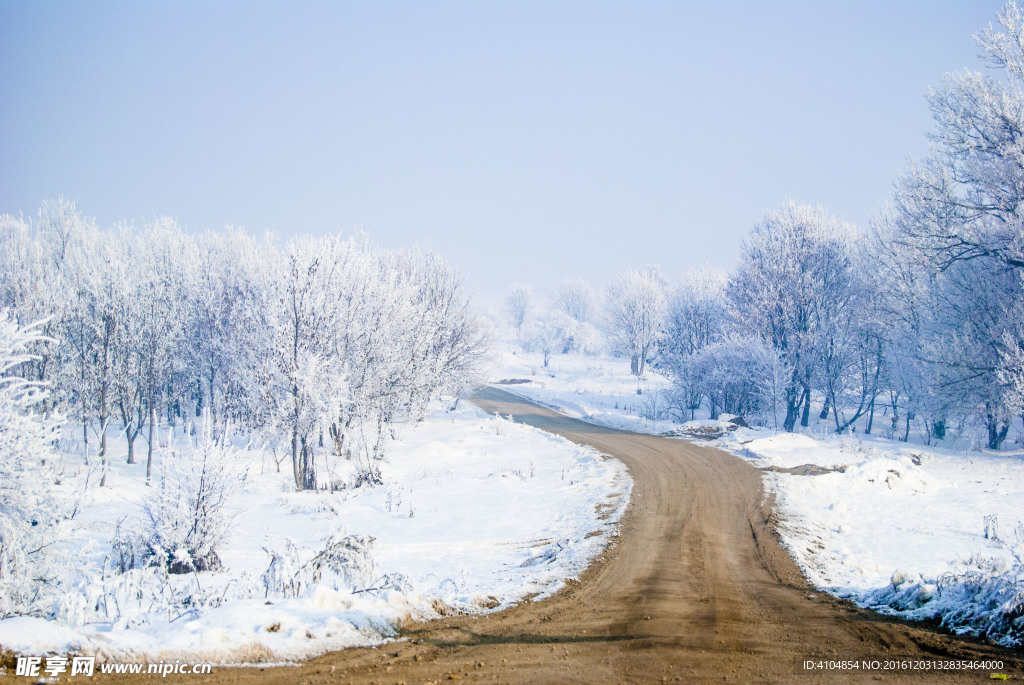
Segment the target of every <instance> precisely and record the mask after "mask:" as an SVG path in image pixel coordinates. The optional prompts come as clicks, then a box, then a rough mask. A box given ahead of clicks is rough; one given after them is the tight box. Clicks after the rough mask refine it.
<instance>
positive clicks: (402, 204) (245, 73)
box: [0, 0, 1002, 301]
mask: <svg viewBox="0 0 1024 685" xmlns="http://www.w3.org/2000/svg"><path fill="white" fill-rule="evenodd" d="M1001 5H1002V3H1001V2H996V1H984V2H982V1H979V2H965V1H958V2H942V1H939V0H921V1H919V2H898V1H894V0H880V1H873V0H854V1H850V2H833V1H825V0H818V1H817V2H763V1H762V2H681V1H676V2H637V1H630V2H615V3H609V2H524V1H522V0H519V1H516V2H500V1H493V0H486V1H476V2H425V1H417V2H369V1H367V2H345V3H342V2H322V3H312V2H279V3H277V2H275V3H268V2H237V3H235V2H116V3H115V2H102V1H100V2H70V1H65V2H46V1H43V2H39V1H33V2H27V1H24V2H23V1H12V0H0V213H13V214H17V213H19V212H23V213H25V214H26V215H29V214H32V215H34V214H35V213H36V211H37V210H38V207H39V205H40V203H41V202H42V201H43V200H45V199H47V198H50V197H55V196H58V195H64V196H66V197H69V198H72V199H77V200H78V201H79V204H80V207H81V208H82V210H83V211H84V213H85V214H87V215H90V216H95V217H96V218H97V220H98V221H99V222H100V223H101V224H104V225H106V224H111V223H113V222H115V221H117V220H120V219H134V220H136V221H139V222H141V221H145V220H147V219H150V218H152V217H153V216H154V215H158V214H168V215H171V216H174V217H176V218H178V220H179V221H181V222H182V223H183V224H185V225H186V226H187V227H188V228H189V229H190V230H193V231H199V230H204V229H207V228H219V227H221V226H223V225H224V224H227V223H232V224H236V225H240V226H244V227H246V228H248V229H249V230H250V231H253V232H263V231H264V230H274V231H277V232H278V233H280V234H281V235H282V236H288V235H293V234H298V233H327V232H336V231H345V232H348V231H351V230H352V229H353V228H358V227H362V228H363V229H364V230H365V231H367V232H368V233H369V234H370V236H371V238H372V239H373V240H374V241H376V242H378V243H382V244H384V245H387V246H401V245H410V244H419V245H426V246H429V247H432V248H434V249H436V250H438V251H440V252H442V253H444V254H446V255H447V256H448V257H449V259H450V260H451V261H452V262H453V263H455V264H456V265H457V266H459V267H460V268H461V269H462V270H463V272H464V273H465V275H466V278H467V282H468V284H469V286H470V288H471V289H475V290H476V291H477V293H478V295H479V296H480V299H483V300H484V301H496V300H498V299H500V298H501V297H502V296H503V294H504V292H505V291H506V290H507V288H508V286H509V285H510V284H511V283H513V282H516V281H524V282H528V283H531V284H533V286H534V289H535V290H536V291H538V293H539V294H542V293H546V292H548V291H550V290H551V289H552V288H553V287H554V285H555V284H557V283H558V282H559V281H560V280H561V279H562V278H564V277H566V276H582V277H584V278H587V279H588V280H590V281H592V282H593V283H594V284H595V285H597V286H602V285H604V284H605V283H606V282H607V281H608V280H609V278H610V277H611V276H612V275H614V274H615V273H616V272H618V271H620V270H622V269H625V268H628V267H631V266H647V265H658V266H660V267H661V268H662V270H663V271H664V272H665V273H666V275H667V276H669V278H670V279H671V280H675V278H676V277H677V275H678V274H679V273H680V272H681V271H683V270H684V269H686V268H687V267H690V266H694V265H698V264H701V263H704V262H710V263H712V264H717V265H720V266H723V267H726V268H728V267H731V266H732V265H733V264H734V262H735V260H736V257H737V254H738V245H739V241H740V240H741V239H742V237H743V235H744V234H745V233H746V232H747V231H748V230H749V229H750V227H751V225H752V224H753V222H754V221H755V220H756V219H757V218H758V217H759V216H760V215H761V214H762V213H763V212H764V210H765V209H767V208H771V207H775V206H778V205H779V204H781V203H782V202H784V201H785V200H786V199H787V198H792V199H794V200H798V201H801V202H814V203H819V202H820V203H821V204H823V205H824V206H825V207H827V208H828V209H829V210H831V211H832V212H833V213H834V214H836V215H838V216H840V217H842V218H845V219H847V220H849V221H852V222H854V223H857V224H859V225H866V222H867V220H868V218H869V217H870V216H871V215H873V214H874V213H875V212H876V211H877V209H878V208H879V206H880V205H881V203H882V202H884V201H885V200H886V198H887V197H888V196H889V194H890V189H891V183H892V181H893V179H894V178H895V176H896V175H897V173H898V172H899V171H900V170H901V169H902V168H903V167H904V166H905V164H906V161H907V159H908V158H910V157H920V156H922V155H923V154H924V153H925V152H926V149H927V141H926V139H925V135H924V134H925V132H926V131H927V130H929V128H930V117H929V113H928V109H927V105H926V103H925V100H924V97H923V95H924V92H925V90H926V88H927V86H928V85H938V84H939V83H940V82H941V79H942V77H943V75H944V74H945V73H947V72H950V71H956V70H960V69H963V68H966V67H970V68H972V69H981V68H983V67H982V66H981V65H980V62H979V61H978V60H977V59H976V55H977V52H978V50H977V47H976V45H975V43H974V41H973V40H972V37H971V36H972V35H973V34H974V33H976V32H977V31H979V30H980V29H981V28H982V27H984V26H986V25H988V24H989V23H990V22H994V21H995V15H996V12H997V10H998V9H999V8H1000V7H1001Z"/></svg>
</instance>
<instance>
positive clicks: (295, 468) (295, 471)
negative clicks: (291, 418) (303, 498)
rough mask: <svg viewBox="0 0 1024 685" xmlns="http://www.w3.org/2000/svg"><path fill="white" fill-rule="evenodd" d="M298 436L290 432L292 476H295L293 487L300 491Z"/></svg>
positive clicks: (295, 432) (296, 433) (294, 432)
mask: <svg viewBox="0 0 1024 685" xmlns="http://www.w3.org/2000/svg"><path fill="white" fill-rule="evenodd" d="M299 473H300V472H299V434H298V432H297V431H294V430H293V431H292V475H294V476H295V487H296V488H297V489H299V490H301V489H302V477H301V476H300V475H299Z"/></svg>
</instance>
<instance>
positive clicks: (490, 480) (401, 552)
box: [0, 403, 632, 664]
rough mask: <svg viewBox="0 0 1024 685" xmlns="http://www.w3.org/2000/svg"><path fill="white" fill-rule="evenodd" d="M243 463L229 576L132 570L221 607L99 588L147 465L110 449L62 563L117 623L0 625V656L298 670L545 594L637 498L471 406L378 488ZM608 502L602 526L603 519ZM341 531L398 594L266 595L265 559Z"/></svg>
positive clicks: (411, 431)
mask: <svg viewBox="0 0 1024 685" xmlns="http://www.w3.org/2000/svg"><path fill="white" fill-rule="evenodd" d="M178 433H179V434H180V433H181V430H180V428H179V430H178ZM179 439H180V438H179ZM119 444H120V443H119ZM240 458H241V459H242V460H243V461H244V465H245V467H246V468H247V470H248V475H247V478H246V480H245V482H244V484H243V485H242V486H241V487H240V491H239V492H238V493H237V496H236V498H235V507H236V511H235V523H234V528H233V534H232V535H231V537H230V538H229V540H228V543H227V544H226V545H224V546H223V547H222V548H221V549H220V550H218V553H219V556H220V558H221V560H222V562H223V565H224V567H225V569H226V570H225V571H221V572H202V573H199V574H191V575H184V576H170V577H169V578H168V579H167V581H166V583H167V585H164V584H161V582H159V581H160V579H159V578H157V574H156V570H155V569H148V571H149V572H150V573H151V576H152V577H150V576H145V577H143V576H144V572H143V571H138V570H136V571H132V572H130V574H136V576H133V578H135V580H136V581H137V582H138V583H140V584H141V587H143V588H144V589H146V588H158V591H159V592H166V591H167V588H168V587H170V588H171V589H173V590H175V591H181V592H185V591H188V592H195V596H196V597H206V598H209V597H211V596H213V597H215V598H216V599H220V598H224V601H220V602H218V601H213V602H210V603H208V606H207V608H204V609H203V610H200V611H180V612H179V613H180V615H177V616H176V615H168V614H166V613H162V612H161V611H158V610H155V609H152V608H150V607H151V605H152V603H149V605H147V606H131V605H130V601H129V599H126V598H130V597H131V596H132V595H131V593H130V592H123V590H124V588H120V590H122V592H121V594H120V595H117V592H116V591H117V590H118V588H117V587H115V584H116V583H117V582H122V583H124V582H126V581H125V578H126V577H128V576H129V575H130V574H125V575H124V576H120V575H116V574H110V573H109V572H108V579H107V580H106V581H103V580H101V579H100V577H99V576H100V569H102V568H103V567H104V558H105V557H107V555H108V554H110V550H111V541H112V540H113V539H114V537H115V526H116V525H117V523H118V522H119V521H120V520H121V519H124V518H125V517H127V518H128V520H129V522H130V521H131V520H132V519H135V518H138V517H139V516H140V515H141V512H140V504H141V502H142V501H143V498H144V496H145V494H146V492H147V491H148V490H149V488H147V487H146V486H145V484H144V481H145V478H144V476H145V464H144V463H142V464H137V465H127V464H125V463H124V458H123V455H121V454H116V453H115V454H114V455H113V457H112V461H113V462H114V463H115V464H116V463H118V462H120V465H119V466H117V467H116V469H115V471H114V472H113V473H112V475H111V477H110V478H109V479H108V485H107V486H106V487H103V488H98V487H91V488H90V489H89V491H88V496H87V500H86V503H85V506H84V508H83V510H82V512H81V513H80V514H79V516H78V517H77V518H76V519H75V523H76V525H77V526H78V528H77V531H76V533H75V537H74V539H73V541H72V547H73V549H72V552H73V554H74V556H75V558H76V559H77V562H76V563H77V565H78V566H79V567H80V568H81V569H84V573H85V574H86V575H87V576H88V581H87V583H86V585H88V586H89V587H91V588H92V589H91V590H89V591H88V592H92V593H93V594H92V596H91V597H90V598H89V599H88V602H86V601H85V600H84V599H82V600H80V604H89V605H90V606H89V607H86V609H87V611H85V614H86V615H88V614H89V611H88V609H92V606H91V605H92V604H93V603H95V602H97V596H98V595H102V594H104V593H106V596H107V600H106V601H107V602H108V603H109V602H110V601H111V600H110V597H113V596H115V595H116V596H117V597H119V598H120V599H119V601H120V602H124V604H123V605H121V606H120V607H119V608H120V618H118V619H117V620H103V617H102V615H101V616H99V618H97V615H96V614H97V613H99V614H102V611H100V612H92V616H91V618H87V620H86V621H85V623H84V624H83V625H74V623H75V621H74V620H70V621H67V623H69V624H70V625H61V624H58V623H56V622H54V621H44V620H42V619H39V618H32V617H16V618H9V619H6V620H2V621H0V644H3V645H4V647H5V648H8V649H13V650H15V651H17V652H22V653H26V654H42V653H47V652H68V651H74V652H80V653H85V654H96V655H98V656H99V657H101V658H105V659H109V660H148V661H154V660H157V659H164V660H167V659H174V658H181V657H184V656H187V657H188V658H189V659H191V660H193V661H209V662H213V663H222V664H223V663H251V662H268V661H269V662H280V661H293V660H298V659H303V658H307V657H310V656H313V655H316V654H319V653H323V652H325V651H327V650H331V649H338V648H343V647H348V646H353V645H367V644H376V643H379V642H381V641H383V640H386V639H388V638H391V637H393V636H394V635H395V634H396V631H397V629H398V628H399V627H400V626H401V625H402V624H403V623H405V622H406V621H409V620H418V619H427V618H432V617H436V616H438V615H439V614H442V613H453V612H484V611H490V610H496V609H500V608H503V607H507V606H509V605H511V604H514V603H516V602H519V601H523V600H524V599H528V598H538V599H539V598H543V597H546V596H548V595H550V594H552V593H554V592H556V591H557V590H558V589H559V588H560V587H561V586H562V585H563V584H564V583H565V581H566V580H567V579H570V578H575V577H576V576H578V574H579V573H580V572H581V571H582V570H583V569H584V568H585V567H586V566H587V565H588V564H589V562H590V561H591V560H592V559H593V558H594V557H595V556H596V555H597V554H599V553H600V552H601V551H602V550H603V549H604V548H606V547H607V546H608V544H609V543H610V542H612V541H613V539H614V535H615V534H616V533H615V528H616V524H617V522H618V520H619V518H620V517H621V515H622V512H623V511H624V509H625V507H626V505H627V503H628V501H629V495H630V491H631V486H632V483H631V480H630V478H629V475H628V473H627V472H626V469H625V467H624V466H622V465H621V464H620V463H619V462H617V461H615V460H611V459H607V458H604V457H602V456H601V455H599V454H597V453H596V452H595V451H593V450H591V449H588V448H584V447H579V446H577V445H574V444H572V443H569V442H567V441H565V440H563V439H561V438H558V437H555V436H551V435H548V434H546V433H543V432H542V431H539V430H537V429H534V428H530V427H528V426H523V425H519V424H515V423H512V422H510V421H508V420H507V419H504V418H499V417H493V416H489V415H486V414H484V413H483V412H481V411H479V410H477V409H475V408H473V407H471V406H468V405H466V403H462V408H460V409H459V410H457V411H455V412H445V411H440V410H438V411H435V412H434V413H433V414H431V416H430V417H429V418H428V420H426V421H425V422H423V423H421V424H419V425H417V426H404V427H402V428H401V430H400V432H399V434H398V437H397V439H394V440H392V441H391V444H390V445H389V447H388V458H387V461H386V462H385V463H384V464H383V465H382V472H383V476H384V481H385V483H384V485H382V486H378V487H367V486H363V487H360V488H355V489H348V490H342V491H338V492H333V493H329V492H295V491H294V480H293V476H292V473H291V470H290V464H289V463H288V462H287V461H286V462H284V463H283V464H282V471H281V472H280V473H279V472H277V470H276V468H275V463H274V460H273V457H272V455H270V454H269V453H267V452H265V451H262V450H258V449H251V450H248V451H243V452H242V453H241V456H240ZM342 466H344V464H342ZM71 471H74V472H71ZM84 477H85V471H84V469H82V468H76V469H69V472H68V473H67V474H66V477H65V478H64V480H63V484H62V486H61V487H62V488H64V489H66V490H67V491H68V492H69V493H70V492H73V491H75V490H76V489H77V488H80V487H81V482H82V478H84ZM608 504H612V505H613V507H612V512H611V515H610V516H607V515H602V514H603V512H604V510H605V509H606V508H607V505H608ZM126 525H127V524H126ZM344 532H347V533H350V534H368V535H372V536H373V537H374V538H375V539H376V541H375V545H374V555H373V557H374V558H373V561H374V567H375V574H376V577H377V578H384V577H386V576H390V577H395V576H396V575H397V574H401V577H402V582H401V583H399V586H400V587H399V589H388V590H382V591H378V592H358V593H357V592H353V590H352V588H350V587H344V586H341V587H333V586H330V585H328V584H327V583H322V584H320V585H318V586H316V587H313V588H311V589H310V590H309V591H308V592H305V593H302V594H300V595H299V596H298V597H283V596H273V595H272V596H270V597H265V596H264V595H265V591H264V586H263V585H262V583H261V582H260V580H259V579H260V576H261V574H263V573H264V572H265V571H266V569H267V567H268V562H269V555H268V553H267V552H266V551H265V550H269V549H272V550H283V549H285V548H287V546H288V541H290V542H291V543H292V544H294V545H295V548H296V549H297V550H298V555H299V558H300V560H302V561H305V560H308V559H309V558H310V557H311V556H312V555H313V553H314V552H315V551H316V550H318V549H321V548H322V547H323V541H324V540H325V539H326V538H327V537H328V536H330V535H332V534H340V533H344ZM594 533H597V534H596V535H595V534H594ZM108 567H109V564H108ZM140 574H142V575H140ZM147 583H150V584H151V585H147ZM197 584H198V585H199V586H201V587H193V586H195V585H197ZM133 587H134V586H133ZM147 591H148V590H147ZM83 594H84V593H83ZM218 604H219V606H218ZM80 609H81V607H79V610H80ZM65 613H67V614H68V615H71V616H74V615H76V612H75V611H74V610H70V611H68V612H65ZM79 614H81V611H79Z"/></svg>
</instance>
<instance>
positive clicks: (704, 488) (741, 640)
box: [97, 388, 1024, 683]
mask: <svg viewBox="0 0 1024 685" xmlns="http://www.w3.org/2000/svg"><path fill="white" fill-rule="evenodd" d="M473 401H474V402H475V403H476V404H477V405H479V406H480V407H482V408H483V409H485V410H487V411H489V412H498V413H501V414H503V415H512V416H513V417H514V418H515V419H516V420H517V421H522V422H524V423H528V424H530V425H533V426H536V427H538V428H541V429H543V430H546V431H549V432H551V433H556V434H558V435H561V436H564V437H565V438H568V439H569V440H572V441H573V442H577V443H580V444H586V445H591V446H593V447H595V448H596V449H598V450H600V451H601V452H603V453H605V454H609V455H612V456H614V457H615V458H617V459H620V460H621V461H622V462H624V463H625V464H626V466H627V467H628V468H629V470H630V473H631V474H632V476H633V479H634V487H633V500H632V502H631V504H630V507H629V509H628V510H627V512H626V515H625V517H624V518H623V520H622V523H621V527H620V535H619V543H618V544H617V546H615V547H613V548H611V549H610V550H608V551H607V552H606V553H605V555H604V556H603V557H602V558H601V559H600V560H599V561H597V562H596V563H595V564H593V565H592V566H591V567H590V568H589V569H588V570H587V571H586V573H584V574H583V576H582V577H581V578H580V580H579V582H576V583H572V584H570V586H569V587H567V588H566V589H565V590H564V591H562V592H560V593H559V594H557V595H556V596H554V597H552V598H550V599H548V600H545V601H543V602H526V603H523V604H520V605H518V606H516V607H513V608H511V609H509V610H506V611H502V612H500V613H496V614H491V615H488V616H455V617H450V618H445V619H441V620H437V621H431V622H428V623H423V624H416V625H411V626H408V627H407V629H406V630H405V631H404V635H405V637H406V638H407V641H404V642H398V643H394V644H390V645H385V646H383V647H380V648H372V649H371V648H367V649H351V650H345V651H342V652H335V653H331V654H326V655H324V656H322V657H320V658H317V659H314V660H312V661H310V662H308V663H306V664H303V665H302V666H300V667H285V668H252V669H216V671H217V672H216V673H215V674H214V676H213V678H212V680H215V681H216V682H223V683H266V682H281V683H321V682H322V683H327V682H353V683H402V682H404V683H424V682H442V681H443V682H451V681H454V680H464V681H473V682H495V683H497V682H501V683H565V682H588V683H629V682H636V683H642V682H676V681H679V682H695V681H696V682H707V681H715V682H723V681H725V682H823V681H825V682H847V681H849V682H864V681H867V680H885V681H897V682H928V683H932V682H982V681H986V682H992V681H990V680H989V671H987V670H986V671H984V672H978V671H957V672H935V671H931V672H917V673H914V672H882V671H874V672H871V673H867V672H864V671H847V672H840V671H829V672H827V673H822V672H810V673H809V672H805V671H803V670H801V669H800V667H799V666H798V664H800V663H801V662H802V661H803V660H805V659H841V660H850V659H856V660H861V659H867V660H875V661H879V662H884V661H885V660H886V659H894V658H899V659H918V660H926V661H928V662H931V663H933V664H934V662H936V661H937V660H944V659H945V660H949V659H966V660H971V659H973V660H982V659H986V660H991V659H1000V660H1002V661H1003V662H1004V664H1005V667H1004V669H1003V671H1002V673H1007V674H1010V675H1011V677H1012V679H1013V680H1015V681H1019V680H1020V679H1021V678H1024V669H1022V667H1021V664H1022V661H1024V658H1022V657H1024V654H1022V653H1021V652H1020V651H1011V650H1005V649H1000V648H997V647H992V646H989V645H986V644H983V643H981V642H977V641H970V640H963V639H960V638H955V637H952V636H948V635H945V634H942V633H939V632H936V631H934V630H931V629H929V628H927V627H924V626H920V625H911V624H907V623H903V622H899V621H894V620H890V619H886V618H883V617H881V616H878V615H877V614H874V613H871V612H867V611H863V610H860V609H857V608H856V607H854V606H853V605H852V604H849V603H847V602H842V601H839V600H836V599H834V598H832V597H830V596H828V595H826V594H824V593H819V592H816V591H814V590H812V589H811V588H810V587H809V586H808V585H807V583H806V581H805V580H804V579H803V576H802V575H801V574H800V572H799V570H798V569H797V567H796V566H795V564H794V563H793V561H792V559H791V558H790V557H789V555H788V554H787V553H786V551H785V550H784V549H783V548H782V547H781V546H780V544H779V542H778V539H777V537H776V534H775V530H774V526H773V514H772V502H771V501H768V500H767V499H766V498H765V495H764V492H763V490H762V487H761V476H760V473H759V472H758V471H757V470H756V469H754V468H753V467H751V466H749V465H748V464H746V463H745V462H743V461H742V460H740V459H738V458H736V457H734V456H732V455H729V454H727V453H725V452H721V451H719V450H715V449H711V448H708V447H701V446H698V445H694V444H692V443H689V442H686V441H683V440H678V439H669V438H661V437H655V436H648V435H639V434H634V433H627V432H622V431H616V430H611V429H605V428H600V427H597V426H594V425H591V424H587V423H584V422H581V421H577V420H574V419H570V418H567V417H565V416H563V415H560V414H557V413H555V412H553V411H550V410H548V409H544V408H542V407H539V406H537V405H534V404H530V403H528V402H526V401H525V400H523V399H520V398H519V397H517V396H515V395H512V394H509V393H507V392H504V391H502V390H499V389H496V388H485V389H482V390H480V391H479V392H477V394H476V395H475V397H474V398H473ZM97 680H99V678H97ZM111 680H114V678H112V679H111ZM116 680H118V682H124V681H125V678H124V676H122V677H120V678H117V679H116ZM204 680H207V679H205V678H201V677H195V676H193V677H190V678H189V680H188V682H191V683H195V682H203V681H204Z"/></svg>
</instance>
